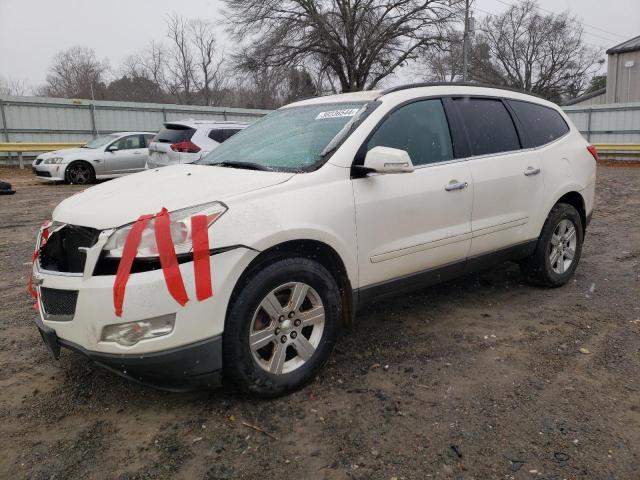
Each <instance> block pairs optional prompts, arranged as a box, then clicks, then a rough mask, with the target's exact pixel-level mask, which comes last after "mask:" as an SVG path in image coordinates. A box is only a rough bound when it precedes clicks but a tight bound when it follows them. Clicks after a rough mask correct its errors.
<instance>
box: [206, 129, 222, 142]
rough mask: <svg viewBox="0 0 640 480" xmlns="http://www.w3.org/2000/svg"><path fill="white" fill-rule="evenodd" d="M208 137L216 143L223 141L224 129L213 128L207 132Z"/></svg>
mask: <svg viewBox="0 0 640 480" xmlns="http://www.w3.org/2000/svg"><path fill="white" fill-rule="evenodd" d="M209 138H210V139H211V140H213V141H215V142H218V143H222V142H224V130H221V129H219V128H214V129H213V130H211V131H210V132H209Z"/></svg>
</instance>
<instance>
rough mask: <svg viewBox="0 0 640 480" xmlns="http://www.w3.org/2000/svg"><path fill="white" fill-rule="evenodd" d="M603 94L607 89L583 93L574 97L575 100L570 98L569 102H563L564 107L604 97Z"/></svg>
mask: <svg viewBox="0 0 640 480" xmlns="http://www.w3.org/2000/svg"><path fill="white" fill-rule="evenodd" d="M605 93H607V87H602V88H599V89H598V90H594V91H593V92H589V93H583V94H582V95H580V96H578V97H576V98H572V99H571V100H568V101H566V102H564V104H563V105H564V106H567V107H568V106H569V105H575V104H576V103H581V102H584V101H586V100H589V99H591V98H593V97H597V96H599V95H604V94H605Z"/></svg>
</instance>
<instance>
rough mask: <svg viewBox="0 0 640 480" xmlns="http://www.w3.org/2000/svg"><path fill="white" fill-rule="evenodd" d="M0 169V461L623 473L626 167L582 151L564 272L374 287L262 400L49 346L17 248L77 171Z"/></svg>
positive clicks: (632, 359)
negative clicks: (283, 388)
mask: <svg viewBox="0 0 640 480" xmlns="http://www.w3.org/2000/svg"><path fill="white" fill-rule="evenodd" d="M0 178H4V179H5V180H9V181H11V182H12V183H14V186H15V187H17V189H18V192H17V193H16V195H14V196H10V197H0V266H1V271H2V276H1V277H0V305H1V306H2V308H1V311H0V312H1V313H0V438H1V439H2V448H0V477H1V478H22V477H25V478H35V479H40V478H42V479H44V478H60V479H68V478H84V479H92V478H121V479H143V478H189V479H192V478H193V479H231V478H233V479H236V478H247V479H254V478H267V479H268V478H281V479H288V478H292V479H293V478H296V479H298V478H302V479H387V480H389V479H393V478H396V479H398V480H399V479H424V478H456V479H458V478H460V479H471V478H476V479H490V478H496V479H498V478H499V479H510V478H513V479H529V478H538V479H565V478H566V479H614V478H615V479H637V478H639V475H640V473H639V472H640V379H639V376H638V372H639V371H640V336H639V334H640V300H639V299H640V265H639V264H640V220H639V218H638V212H639V211H640V168H630V167H624V168H613V167H600V168H599V170H598V188H597V197H598V198H597V207H596V213H595V216H594V219H593V222H592V224H591V226H590V228H589V231H588V233H587V237H586V243H585V249H584V252H583V258H582V260H581V263H580V266H579V268H578V270H577V272H576V275H575V277H574V280H572V281H571V282H570V283H569V284H568V285H566V286H565V287H563V288H560V289H555V290H546V289H539V288H534V287H531V286H528V285H526V284H524V283H523V281H522V278H521V276H520V274H519V272H518V269H517V267H516V266H515V265H512V264H505V265H503V266H501V267H498V268H497V269H495V270H493V271H491V272H487V273H483V274H480V275H472V276H468V277H464V278H462V279H459V280H456V281H453V282H449V283H446V284H443V285H440V286H437V287H433V288H429V289H426V290H423V291H420V292H418V293H414V294H411V295H405V296H402V297H398V298H395V299H392V300H388V301H385V302H380V303H378V304H376V305H375V306H372V307H370V308H368V309H366V310H364V311H362V312H360V313H359V314H358V317H357V320H358V322H357V325H356V326H354V327H352V328H348V329H345V330H344V331H343V334H342V336H341V339H340V341H339V343H338V346H337V349H336V351H335V352H334V355H333V357H332V359H331V361H330V362H329V363H328V365H327V366H326V367H325V369H324V370H323V371H322V373H321V375H320V377H319V378H318V379H317V380H316V381H315V382H313V383H312V384H311V385H310V386H308V387H307V388H305V389H303V390H302V391H300V392H297V393H295V394H292V395H290V396H288V397H286V398H281V399H277V400H272V401H259V400H255V399H251V398H247V397H244V396H242V395H240V394H238V393H237V392H234V391H233V390H232V389H230V388H228V387H227V388H222V389H219V390H215V391H211V392H198V393H189V394H171V393H164V392H159V391H155V390H152V389H150V388H146V387H142V386H138V385H135V384H133V383H130V382H127V381H125V380H123V379H121V378H119V377H117V376H115V375H113V374H111V373H109V372H106V371H103V370H102V369H100V368H98V367H96V366H94V365H92V364H91V363H89V362H88V361H87V360H85V359H84V358H82V357H81V356H80V355H78V354H73V353H70V352H63V355H62V357H61V359H60V360H59V361H54V360H52V359H50V358H49V357H48V355H47V352H46V350H45V347H44V345H43V344H42V342H41V340H40V338H39V336H38V333H37V331H36V329H35V327H34V326H33V325H32V322H31V320H32V318H33V316H34V312H33V310H32V309H31V301H30V299H29V297H28V296H27V294H26V292H25V285H26V283H27V274H28V272H29V266H28V262H29V258H30V254H31V250H32V248H33V243H34V236H35V232H36V228H37V226H38V225H39V224H40V223H41V222H42V221H43V220H44V219H46V218H48V216H49V214H50V212H51V210H52V208H53V207H54V206H55V205H56V204H57V203H58V202H59V201H60V200H62V199H63V198H64V197H66V196H68V195H70V194H72V193H74V192H77V191H79V190H81V187H75V186H66V185H38V184H37V182H33V181H32V180H31V179H30V178H29V177H28V175H27V174H26V173H22V172H18V171H17V170H8V169H0ZM581 349H583V350H582V351H583V352H585V353H581ZM584 349H586V350H584ZM250 425H251V426H253V427H256V428H255V429H254V428H251V427H250Z"/></svg>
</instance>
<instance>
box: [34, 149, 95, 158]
mask: <svg viewBox="0 0 640 480" xmlns="http://www.w3.org/2000/svg"><path fill="white" fill-rule="evenodd" d="M93 150H94V149H91V148H63V149H62V150H54V151H53V152H47V153H43V154H41V155H38V156H39V157H40V158H51V157H64V158H66V157H68V156H70V155H80V154H83V153H88V152H91V151H93Z"/></svg>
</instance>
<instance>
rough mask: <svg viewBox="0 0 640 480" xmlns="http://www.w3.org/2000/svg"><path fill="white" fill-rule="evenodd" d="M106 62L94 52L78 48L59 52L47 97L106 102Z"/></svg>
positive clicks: (49, 76)
mask: <svg viewBox="0 0 640 480" xmlns="http://www.w3.org/2000/svg"><path fill="white" fill-rule="evenodd" d="M108 70H109V65H108V63H107V62H106V61H99V60H98V59H97V58H96V54H95V52H94V51H93V49H91V48H87V47H82V46H75V47H71V48H69V49H67V50H64V51H62V52H59V53H58V54H56V56H55V57H54V59H53V63H52V65H51V67H50V68H49V74H48V75H47V78H46V85H45V86H44V89H43V90H44V93H45V94H46V95H49V96H52V97H62V98H91V96H92V94H93V96H94V97H95V98H103V96H104V91H105V76H106V74H107V72H108Z"/></svg>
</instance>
